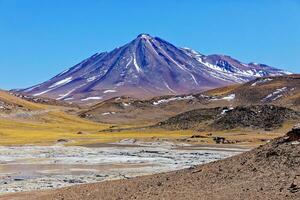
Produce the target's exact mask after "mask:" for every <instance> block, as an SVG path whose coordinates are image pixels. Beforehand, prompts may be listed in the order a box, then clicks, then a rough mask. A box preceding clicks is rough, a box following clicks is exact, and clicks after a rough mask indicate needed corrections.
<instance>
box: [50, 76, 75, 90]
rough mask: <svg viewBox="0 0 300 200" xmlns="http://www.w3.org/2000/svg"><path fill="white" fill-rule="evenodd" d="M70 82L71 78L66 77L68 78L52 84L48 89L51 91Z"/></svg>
mask: <svg viewBox="0 0 300 200" xmlns="http://www.w3.org/2000/svg"><path fill="white" fill-rule="evenodd" d="M71 81H72V76H71V77H68V78H65V79H63V80H60V81H57V82H56V83H54V84H52V85H51V86H49V87H48V88H49V89H51V88H54V87H56V86H62V85H65V84H67V83H69V82H71Z"/></svg>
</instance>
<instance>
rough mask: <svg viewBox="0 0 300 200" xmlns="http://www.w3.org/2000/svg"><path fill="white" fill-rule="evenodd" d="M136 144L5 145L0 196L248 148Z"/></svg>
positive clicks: (155, 169) (178, 165)
mask: <svg viewBox="0 0 300 200" xmlns="http://www.w3.org/2000/svg"><path fill="white" fill-rule="evenodd" d="M130 142H131V141H130V140H125V141H122V142H121V143H118V144H111V145H106V146H103V147H96V148H94V147H93V148H89V147H65V146H63V145H56V146H18V147H4V146H2V147H0V185H1V187H0V194H4V193H10V192H18V191H30V190H39V189H52V188H59V187H65V186H70V185H74V184H81V183H92V182H98V181H104V180H112V179H122V178H130V177H135V176H140V175H147V174H153V173H159V172H167V171H172V170H177V169H183V168H188V167H191V166H193V165H197V164H203V163H207V162H211V161H215V160H219V159H223V158H226V157H229V156H233V155H236V154H238V153H241V152H242V151H245V149H207V148H200V147H198V148H196V147H195V148H181V147H182V146H186V145H184V144H183V145H175V144H172V143H169V142H155V143H151V142H149V143H143V142H140V143H139V142H135V145H131V144H130Z"/></svg>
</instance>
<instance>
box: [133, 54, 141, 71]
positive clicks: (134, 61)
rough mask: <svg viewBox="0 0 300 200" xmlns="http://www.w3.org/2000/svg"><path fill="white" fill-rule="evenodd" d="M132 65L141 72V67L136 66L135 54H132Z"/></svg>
mask: <svg viewBox="0 0 300 200" xmlns="http://www.w3.org/2000/svg"><path fill="white" fill-rule="evenodd" d="M133 64H134V66H135V68H136V70H137V71H138V72H142V70H141V67H140V66H139V65H138V64H137V61H136V55H135V53H133Z"/></svg>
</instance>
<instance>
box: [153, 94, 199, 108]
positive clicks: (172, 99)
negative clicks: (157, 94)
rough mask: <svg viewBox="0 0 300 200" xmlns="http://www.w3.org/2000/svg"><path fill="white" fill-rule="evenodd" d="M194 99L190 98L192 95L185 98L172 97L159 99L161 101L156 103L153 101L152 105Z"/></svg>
mask: <svg viewBox="0 0 300 200" xmlns="http://www.w3.org/2000/svg"><path fill="white" fill-rule="evenodd" d="M194 98H195V97H194V96H192V95H189V96H185V97H172V98H169V99H161V100H158V101H155V102H153V105H155V106H156V105H159V104H162V103H168V102H170V101H182V100H188V99H194Z"/></svg>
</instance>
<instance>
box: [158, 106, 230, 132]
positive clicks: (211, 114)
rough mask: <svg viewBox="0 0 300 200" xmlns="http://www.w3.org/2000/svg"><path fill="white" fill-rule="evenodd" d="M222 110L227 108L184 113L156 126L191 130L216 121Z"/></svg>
mask: <svg viewBox="0 0 300 200" xmlns="http://www.w3.org/2000/svg"><path fill="white" fill-rule="evenodd" d="M224 109H227V108H221V107H217V108H204V109H197V110H192V111H188V112H184V113H181V114H179V115H176V116H174V117H171V118H169V119H168V120H166V121H163V122H160V123H158V124H157V126H159V127H162V128H168V129H181V130H184V129H193V128H196V127H197V126H198V125H199V123H202V122H205V121H210V120H214V119H216V117H217V116H219V115H220V114H221V113H222V111H223V110H224Z"/></svg>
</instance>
